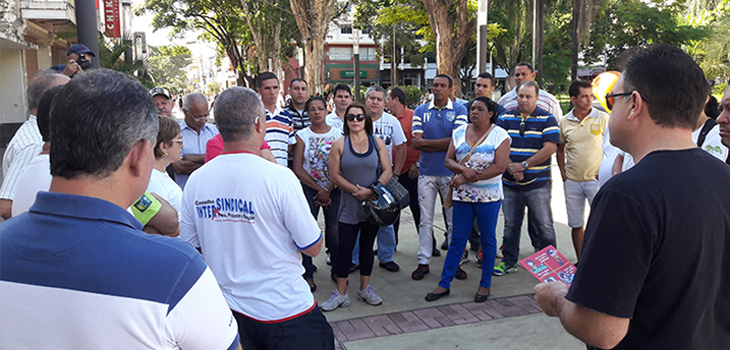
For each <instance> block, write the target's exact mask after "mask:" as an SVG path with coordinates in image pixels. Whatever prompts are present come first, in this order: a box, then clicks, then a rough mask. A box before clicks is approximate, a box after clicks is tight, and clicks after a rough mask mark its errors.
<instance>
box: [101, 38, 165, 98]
mask: <svg viewBox="0 0 730 350" xmlns="http://www.w3.org/2000/svg"><path fill="white" fill-rule="evenodd" d="M133 46H134V39H133V38H132V35H131V34H130V33H129V32H125V33H123V34H122V37H121V38H109V37H107V36H106V35H105V34H101V35H100V36H99V67H101V68H108V69H111V70H115V71H117V72H122V73H127V74H129V75H133V76H136V77H137V79H138V80H139V81H140V82H141V83H142V84H143V85H144V86H146V87H149V88H151V87H152V86H154V83H153V82H152V80H150V79H149V78H148V62H146V61H144V60H125V59H124V52H125V51H127V50H129V49H131V48H132V47H133Z"/></svg>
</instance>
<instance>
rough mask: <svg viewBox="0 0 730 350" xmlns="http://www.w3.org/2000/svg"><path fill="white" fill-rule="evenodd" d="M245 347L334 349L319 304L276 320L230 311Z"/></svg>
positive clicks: (305, 349) (310, 349) (333, 339)
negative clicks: (287, 317) (286, 318)
mask: <svg viewBox="0 0 730 350" xmlns="http://www.w3.org/2000/svg"><path fill="white" fill-rule="evenodd" d="M233 317H234V318H235V319H236V322H238V335H239V336H240V338H241V346H242V347H243V348H244V349H247V350H248V349H253V350H259V349H262V350H263V349H302V350H320V349H325V350H334V348H335V335H334V333H333V332H332V326H330V325H329V323H327V319H326V318H325V317H324V314H322V311H321V310H320V309H319V306H317V305H315V306H314V309H312V310H311V311H309V312H307V313H306V314H304V315H301V316H299V317H296V318H293V319H291V320H286V321H282V322H276V323H263V322H258V321H256V320H253V319H251V318H248V317H246V316H244V315H242V314H239V313H238V312H235V311H233Z"/></svg>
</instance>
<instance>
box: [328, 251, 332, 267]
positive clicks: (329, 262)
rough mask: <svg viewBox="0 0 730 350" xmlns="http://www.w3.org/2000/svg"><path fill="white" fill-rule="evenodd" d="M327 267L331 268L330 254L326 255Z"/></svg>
mask: <svg viewBox="0 0 730 350" xmlns="http://www.w3.org/2000/svg"><path fill="white" fill-rule="evenodd" d="M327 265H329V266H332V257H331V256H330V253H327Z"/></svg>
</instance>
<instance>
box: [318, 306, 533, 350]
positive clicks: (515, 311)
mask: <svg viewBox="0 0 730 350" xmlns="http://www.w3.org/2000/svg"><path fill="white" fill-rule="evenodd" d="M541 312H542V310H541V309H540V307H539V306H538V305H537V302H536V301H535V299H534V297H533V296H532V295H520V296H515V297H508V298H497V299H490V300H487V301H486V302H484V303H475V302H466V303H456V304H450V305H440V306H433V307H427V308H423V309H418V310H411V311H404V312H396V313H390V314H385V315H378V316H368V317H362V318H354V319H351V320H344V321H337V322H334V323H331V325H332V329H333V330H334V334H335V349H337V350H341V349H342V346H341V345H340V344H341V343H344V342H347V341H354V340H362V339H369V338H376V337H386V336H389V335H395V334H402V333H412V332H420V331H425V330H429V329H435V328H443V327H450V326H456V325H463V324H469V323H476V322H484V321H490V320H495V319H500V318H506V317H517V316H524V315H530V314H536V313H541Z"/></svg>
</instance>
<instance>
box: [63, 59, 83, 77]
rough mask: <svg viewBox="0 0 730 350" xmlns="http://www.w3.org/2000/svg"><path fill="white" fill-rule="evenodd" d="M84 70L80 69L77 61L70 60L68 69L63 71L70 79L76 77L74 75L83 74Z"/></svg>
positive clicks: (67, 64)
mask: <svg viewBox="0 0 730 350" xmlns="http://www.w3.org/2000/svg"><path fill="white" fill-rule="evenodd" d="M83 71H84V70H83V69H81V67H79V64H78V63H76V60H68V63H66V68H64V69H63V72H61V73H63V75H66V76H68V77H72V76H74V74H76V73H79V72H83Z"/></svg>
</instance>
